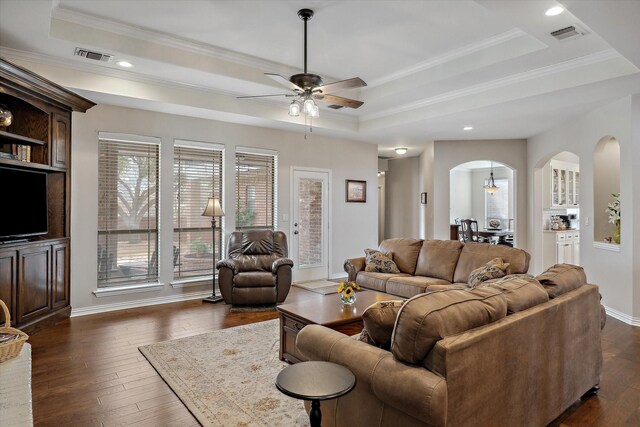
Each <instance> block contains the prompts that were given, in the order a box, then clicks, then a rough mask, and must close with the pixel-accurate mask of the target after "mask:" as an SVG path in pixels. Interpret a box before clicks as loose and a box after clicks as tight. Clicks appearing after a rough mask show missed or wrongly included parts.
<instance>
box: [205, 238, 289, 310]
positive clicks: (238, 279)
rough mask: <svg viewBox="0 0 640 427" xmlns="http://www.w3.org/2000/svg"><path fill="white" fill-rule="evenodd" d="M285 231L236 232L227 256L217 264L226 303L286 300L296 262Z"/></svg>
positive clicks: (264, 302) (243, 303)
mask: <svg viewBox="0 0 640 427" xmlns="http://www.w3.org/2000/svg"><path fill="white" fill-rule="evenodd" d="M288 253H289V250H288V248H287V236H286V235H285V234H284V233H283V232H282V231H275V232H274V231H271V230H248V231H234V232H233V233H231V236H229V244H228V245H227V258H226V259H223V260H222V261H219V262H218V263H217V264H216V268H217V269H218V283H219V286H220V293H221V294H222V298H224V301H225V302H226V303H227V304H240V305H245V304H246V305H248V304H274V303H281V302H284V300H285V298H287V295H288V294H289V289H290V288H291V267H293V261H291V260H290V259H289V258H287V256H288Z"/></svg>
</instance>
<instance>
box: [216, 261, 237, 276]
mask: <svg viewBox="0 0 640 427" xmlns="http://www.w3.org/2000/svg"><path fill="white" fill-rule="evenodd" d="M216 268H217V269H218V270H220V269H221V268H228V269H229V270H231V271H233V274H234V275H236V274H238V273H239V272H240V265H239V264H238V263H237V262H236V261H235V260H232V259H223V260H220V261H218V262H217V263H216Z"/></svg>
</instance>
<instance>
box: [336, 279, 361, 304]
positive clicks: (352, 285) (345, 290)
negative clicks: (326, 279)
mask: <svg viewBox="0 0 640 427" xmlns="http://www.w3.org/2000/svg"><path fill="white" fill-rule="evenodd" d="M361 289H362V288H361V287H360V286H359V285H358V284H357V283H356V282H340V284H339V285H338V293H339V294H340V300H341V301H342V303H343V304H346V305H351V304H353V303H354V302H356V291H359V290H361Z"/></svg>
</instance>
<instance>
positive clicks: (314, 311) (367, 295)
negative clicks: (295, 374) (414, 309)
mask: <svg viewBox="0 0 640 427" xmlns="http://www.w3.org/2000/svg"><path fill="white" fill-rule="evenodd" d="M336 286H337V285H336ZM397 299H402V298H400V297H398V296H396V295H390V294H385V293H382V292H376V291H371V290H367V291H364V292H358V294H357V298H356V302H355V303H354V304H353V305H352V306H343V305H342V303H341V302H340V298H339V296H338V294H337V293H335V294H329V295H318V298H312V299H308V300H304V301H299V302H294V303H290V304H282V305H280V306H278V307H277V310H278V312H279V313H280V360H286V361H288V362H289V363H298V362H300V361H301V360H302V358H301V355H300V354H299V353H298V352H297V350H296V336H297V335H298V332H300V331H301V330H302V328H304V327H305V326H307V325H323V326H326V327H327V328H331V329H334V330H336V331H338V332H342V333H343V334H346V335H355V334H357V333H360V331H362V312H363V311H364V310H365V309H366V308H367V307H369V306H370V305H371V304H373V303H374V302H378V301H388V300H397Z"/></svg>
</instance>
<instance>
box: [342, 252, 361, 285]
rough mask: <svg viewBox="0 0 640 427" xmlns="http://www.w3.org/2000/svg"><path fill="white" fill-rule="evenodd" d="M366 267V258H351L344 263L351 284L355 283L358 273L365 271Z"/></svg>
mask: <svg viewBox="0 0 640 427" xmlns="http://www.w3.org/2000/svg"><path fill="white" fill-rule="evenodd" d="M365 265H366V264H365V257H360V258H349V259H348V260H346V261H345V262H344V271H346V272H347V274H348V275H349V278H348V280H349V281H350V282H353V281H355V280H356V276H357V275H358V271H362V270H364V267H365Z"/></svg>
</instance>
